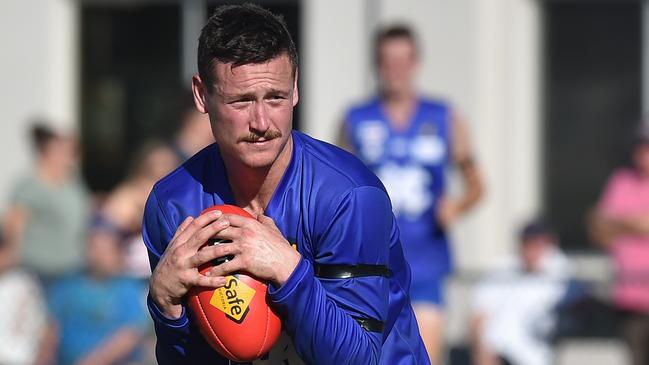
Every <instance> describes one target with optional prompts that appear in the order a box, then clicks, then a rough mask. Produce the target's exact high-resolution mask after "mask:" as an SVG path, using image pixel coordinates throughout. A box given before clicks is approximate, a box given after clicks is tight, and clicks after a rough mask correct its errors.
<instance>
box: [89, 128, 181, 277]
mask: <svg viewBox="0 0 649 365" xmlns="http://www.w3.org/2000/svg"><path fill="white" fill-rule="evenodd" d="M180 162H181V161H179V160H178V159H177V157H176V155H175V154H174V151H173V150H172V149H171V148H170V147H168V146H167V145H166V144H164V143H162V142H158V141H151V142H149V143H146V144H144V146H143V147H142V148H140V150H139V151H138V152H137V153H136V155H135V157H134V159H133V163H132V164H131V169H130V172H129V174H128V177H127V178H126V180H125V181H124V182H122V183H121V184H119V185H118V186H117V187H116V188H115V190H113V191H112V192H111V193H110V194H109V195H108V197H107V198H106V200H105V201H104V204H103V207H102V209H101V211H100V213H99V214H97V215H96V217H95V223H96V224H101V225H102V226H103V227H104V229H106V230H111V231H112V233H113V234H114V235H115V237H116V238H119V239H120V240H121V241H123V243H124V244H125V251H124V254H125V257H126V262H125V268H124V269H125V272H126V273H127V274H129V275H131V276H134V277H138V278H144V279H148V278H149V276H150V275H151V269H150V267H149V257H148V255H147V250H146V246H145V245H144V242H142V235H141V234H140V230H141V226H142V216H143V215H144V204H145V203H146V199H147V197H148V196H149V192H151V188H153V184H155V182H156V181H158V180H159V179H161V178H162V177H163V176H165V175H166V174H168V173H169V172H170V171H171V170H173V169H174V168H176V167H177V166H178V165H179V164H180Z"/></svg>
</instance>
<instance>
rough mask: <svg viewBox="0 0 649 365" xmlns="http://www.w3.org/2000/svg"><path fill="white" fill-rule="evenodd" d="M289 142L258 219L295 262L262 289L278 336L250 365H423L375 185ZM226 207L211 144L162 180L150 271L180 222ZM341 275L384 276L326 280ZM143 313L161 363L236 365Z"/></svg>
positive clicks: (405, 271)
mask: <svg viewBox="0 0 649 365" xmlns="http://www.w3.org/2000/svg"><path fill="white" fill-rule="evenodd" d="M292 139H293V146H294V148H293V155H292V157H291V162H290V164H289V166H288V168H287V170H286V172H285V173H284V176H283V177H282V179H281V181H280V183H279V185H278V186H277V188H276V190H275V192H274V195H273V197H272V199H271V201H270V202H269V204H268V206H267V208H266V210H265V214H266V215H268V216H270V217H271V218H273V220H274V221H275V223H276V224H277V226H278V228H279V229H280V230H281V232H282V233H283V235H284V237H285V238H286V239H287V240H288V241H289V242H290V243H291V244H294V245H295V246H296V247H297V250H298V251H299V252H300V254H301V255H302V260H301V261H300V263H299V264H298V266H297V267H296V269H295V270H294V272H293V273H292V275H291V277H290V278H289V280H288V281H287V282H286V283H285V284H284V285H283V286H281V287H275V286H274V285H272V284H270V285H269V286H268V296H269V299H270V302H271V305H272V306H273V308H275V310H276V311H277V313H278V314H279V315H280V317H281V319H282V330H283V336H282V338H280V340H279V342H278V343H277V344H276V345H275V346H274V347H273V349H271V351H270V352H269V353H268V354H266V355H265V356H264V357H262V358H261V359H259V360H256V361H253V362H252V364H254V365H257V364H273V365H274V364H278V365H280V364H281V365H286V364H288V365H298V364H386V365H387V364H390V365H392V364H428V363H429V362H428V358H427V355H426V350H425V349H424V346H423V343H422V341H421V338H420V336H419V331H418V329H417V323H416V320H415V318H414V314H413V311H412V308H411V305H410V301H409V298H408V287H409V285H410V271H409V267H408V265H407V264H406V263H405V259H404V257H403V252H402V248H401V244H400V241H399V231H398V228H397V225H396V222H395V218H394V215H393V214H392V212H391V205H390V201H389V198H388V195H387V194H386V192H385V190H384V188H383V186H382V184H381V183H380V181H379V180H378V179H377V178H376V176H375V175H374V174H372V173H371V172H370V171H369V170H368V169H367V168H366V167H365V166H363V164H362V163H361V162H360V161H359V160H358V159H356V158H355V157H354V156H352V155H351V154H349V153H347V152H345V151H342V150H341V149H339V148H337V147H334V146H331V145H329V144H326V143H324V142H320V141H317V140H314V139H312V138H310V137H308V136H306V135H304V134H301V133H299V132H296V131H293V132H292ZM234 203H235V202H234V200H233V198H232V194H231V191H230V187H229V185H228V180H227V176H226V171H225V168H224V166H223V161H222V159H221V156H220V154H219V150H218V147H217V146H216V145H211V146H209V147H207V148H206V149H204V150H203V151H201V152H199V153H198V154H196V155H195V156H194V157H192V158H191V159H190V160H188V161H187V162H185V163H184V164H183V165H182V166H181V167H179V168H178V169H177V170H175V171H174V172H172V173H171V174H169V175H168V176H167V177H165V178H163V179H162V180H160V181H159V182H158V183H157V184H156V185H155V186H154V188H153V191H152V192H151V194H150V196H149V199H148V201H147V204H146V209H145V213H144V221H143V237H144V242H145V244H146V245H147V247H148V249H149V256H150V260H151V265H152V267H153V268H154V267H155V266H156V264H157V262H158V260H159V258H160V256H161V255H162V253H163V252H164V250H165V248H166V247H167V245H168V244H169V242H170V240H171V238H172V236H173V234H174V232H175V231H176V229H177V227H178V226H179V225H180V223H181V222H182V221H183V220H184V219H185V218H186V217H187V216H193V217H196V216H198V215H199V214H200V213H201V211H203V210H204V209H205V208H207V207H210V206H212V205H216V204H234ZM359 265H361V266H359ZM340 267H347V268H349V267H370V268H379V267H387V268H389V271H390V272H389V273H388V274H380V273H376V272H374V273H372V272H370V273H368V274H367V275H357V276H354V277H347V278H340V277H337V276H330V275H329V274H328V272H330V271H331V269H332V268H340ZM148 305H149V311H150V312H151V316H152V318H153V320H154V324H155V329H156V333H157V340H158V342H157V347H156V354H157V358H158V361H159V363H160V364H163V365H164V364H210V365H218V364H231V363H234V362H230V361H228V360H227V359H225V358H223V357H221V356H220V355H219V354H218V353H216V352H215V351H214V350H213V349H211V348H210V346H209V345H208V344H207V343H206V342H205V340H204V339H203V337H202V336H201V334H200V332H199V330H198V328H197V326H196V324H195V323H194V322H193V320H192V318H191V313H188V312H187V311H184V312H183V315H182V316H181V317H180V318H178V319H169V318H166V317H165V316H164V315H163V314H162V313H161V312H160V310H159V309H158V308H157V307H156V305H155V303H154V302H153V301H152V300H151V298H149V300H148ZM366 321H367V323H372V324H373V326H371V327H368V326H365V325H363V323H366Z"/></svg>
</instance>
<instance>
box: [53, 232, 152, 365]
mask: <svg viewBox="0 0 649 365" xmlns="http://www.w3.org/2000/svg"><path fill="white" fill-rule="evenodd" d="M123 260H124V257H123V252H122V246H121V245H120V244H119V240H118V239H117V238H116V236H115V234H114V232H113V231H112V230H110V229H106V227H105V226H104V225H101V224H98V225H95V226H93V228H92V231H91V233H90V235H89V238H88V242H87V249H86V267H85V270H83V271H81V272H78V273H75V274H72V275H70V276H67V277H65V278H63V279H61V280H60V281H58V282H56V283H54V284H53V286H52V288H51V290H50V292H49V293H48V294H49V304H50V310H51V315H52V317H53V318H54V320H55V322H56V325H57V327H58V338H59V343H58V349H57V364H59V365H67V364H76V365H79V364H88V365H89V364H92V365H101V364H124V363H131V362H132V361H134V359H136V358H137V356H138V350H139V347H138V345H139V344H140V341H141V339H142V336H143V334H144V333H145V332H146V330H147V329H148V320H147V317H146V312H145V309H144V300H143V297H142V286H141V284H140V283H139V282H137V281H135V280H133V279H130V278H126V277H123V276H122V271H123Z"/></svg>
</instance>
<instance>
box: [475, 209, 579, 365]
mask: <svg viewBox="0 0 649 365" xmlns="http://www.w3.org/2000/svg"><path fill="white" fill-rule="evenodd" d="M520 243H521V245H520V253H519V256H518V257H516V258H514V259H513V260H509V261H508V262H507V263H505V264H504V265H503V268H502V269H500V270H497V271H495V272H493V273H491V274H489V275H487V276H486V277H485V278H484V279H483V280H481V281H480V282H479V283H478V286H477V288H476V291H475V297H474V302H473V308H472V311H473V313H472V318H471V334H472V357H473V359H474V361H473V363H474V364H475V365H506V364H512V365H550V364H552V363H553V350H552V347H551V345H550V340H551V336H552V334H553V329H554V325H555V324H556V315H555V314H556V312H555V311H554V309H555V308H556V307H557V305H558V304H559V303H560V302H561V300H562V298H563V297H564V295H565V294H566V292H567V289H568V280H569V277H570V272H571V270H570V267H569V266H570V265H569V263H568V260H567V258H566V257H565V256H564V255H563V254H562V253H561V252H560V251H559V249H558V247H557V244H556V236H555V235H554V234H553V232H552V231H551V230H550V229H549V228H548V226H547V225H546V224H545V223H543V222H541V221H536V222H532V223H529V224H528V225H526V226H525V227H524V228H523V230H522V231H521V234H520Z"/></svg>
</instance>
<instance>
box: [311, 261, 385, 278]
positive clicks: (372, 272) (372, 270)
mask: <svg viewBox="0 0 649 365" xmlns="http://www.w3.org/2000/svg"><path fill="white" fill-rule="evenodd" d="M314 270H315V276H316V277H318V278H322V279H350V278H359V277H364V276H383V277H386V278H389V277H390V276H392V272H391V271H390V269H388V267H387V266H385V265H367V264H358V265H318V264H316V265H315V267H314Z"/></svg>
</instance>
